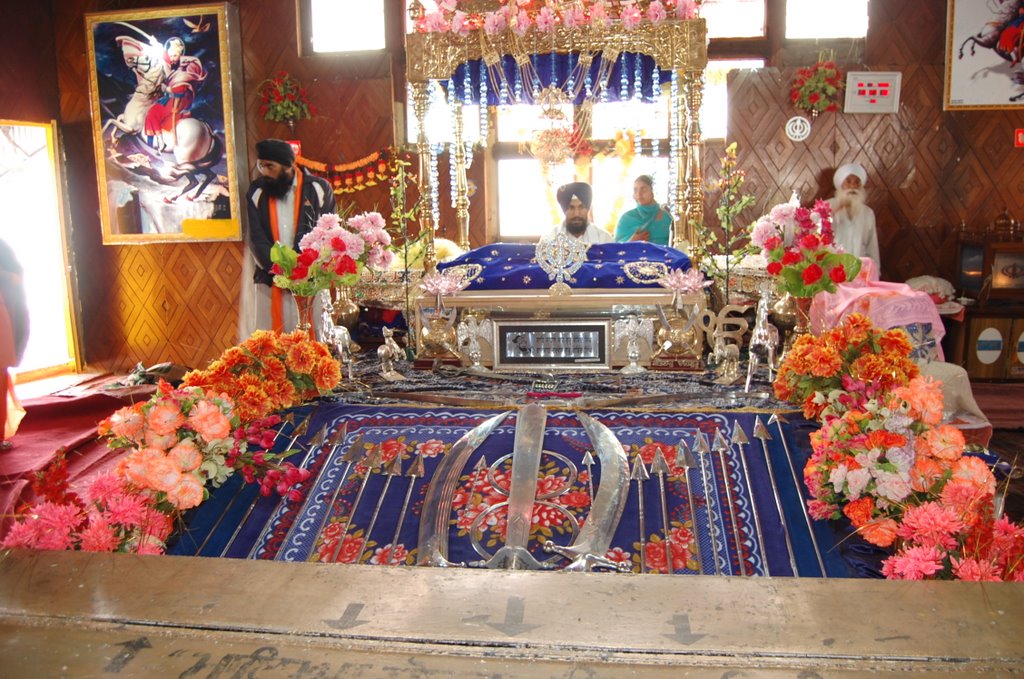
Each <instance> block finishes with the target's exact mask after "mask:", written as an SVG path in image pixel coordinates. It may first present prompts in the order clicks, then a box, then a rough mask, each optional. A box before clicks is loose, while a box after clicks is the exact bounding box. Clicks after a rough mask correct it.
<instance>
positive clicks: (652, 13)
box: [647, 0, 668, 24]
mask: <svg viewBox="0 0 1024 679" xmlns="http://www.w3.org/2000/svg"><path fill="white" fill-rule="evenodd" d="M667 16H668V15H667V14H666V12H665V6H664V5H662V4H661V0H651V4H649V5H647V18H648V19H649V20H650V21H651V23H655V24H657V23H660V22H662V21H664V20H665V18H666V17H667Z"/></svg>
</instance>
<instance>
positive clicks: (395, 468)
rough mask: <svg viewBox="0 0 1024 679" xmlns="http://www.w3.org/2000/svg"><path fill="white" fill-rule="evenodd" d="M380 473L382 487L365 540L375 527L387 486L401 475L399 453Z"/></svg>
mask: <svg viewBox="0 0 1024 679" xmlns="http://www.w3.org/2000/svg"><path fill="white" fill-rule="evenodd" d="M382 471H383V473H384V476H385V478H384V487H383V488H382V489H381V491H380V495H378V496H377V505H376V506H375V507H374V508H373V514H372V515H371V516H370V523H368V524H367V525H366V539H367V540H369V539H370V536H371V535H373V529H374V526H376V525H377V517H378V516H379V515H380V508H381V506H382V505H383V504H384V498H385V497H386V496H387V494H388V486H390V485H391V479H393V478H395V477H396V476H401V475H402V454H401V453H399V454H397V455H395V456H394V457H393V458H391V461H390V462H388V463H387V464H385V465H383V467H382ZM353 508H354V507H353Z"/></svg>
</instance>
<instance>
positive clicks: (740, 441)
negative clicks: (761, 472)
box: [731, 420, 771, 575]
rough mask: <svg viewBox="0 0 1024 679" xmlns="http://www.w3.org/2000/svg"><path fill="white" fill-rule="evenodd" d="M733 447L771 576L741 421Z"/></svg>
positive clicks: (734, 429)
mask: <svg viewBox="0 0 1024 679" xmlns="http://www.w3.org/2000/svg"><path fill="white" fill-rule="evenodd" d="M731 438H732V445H734V446H736V452H738V453H739V456H740V464H742V465H743V478H744V479H746V480H747V493H748V494H749V495H750V507H751V511H753V513H754V532H755V533H756V534H757V546H758V547H759V548H760V550H761V561H762V563H764V574H765V575H771V571H770V570H768V552H767V550H766V549H765V546H764V534H763V533H762V532H761V515H760V514H758V512H757V499H756V498H755V497H754V485H753V484H752V483H751V482H750V469H748V468H747V457H746V455H745V454H744V450H743V446H745V445H748V444H749V443H750V439H748V438H747V434H746V432H744V431H743V427H741V426H740V421H739V420H733V422H732V437H731Z"/></svg>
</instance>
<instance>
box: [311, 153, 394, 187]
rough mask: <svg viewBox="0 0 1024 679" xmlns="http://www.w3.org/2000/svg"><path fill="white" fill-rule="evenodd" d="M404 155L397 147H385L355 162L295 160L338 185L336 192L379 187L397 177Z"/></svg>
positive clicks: (333, 185) (333, 184)
mask: <svg viewBox="0 0 1024 679" xmlns="http://www.w3.org/2000/svg"><path fill="white" fill-rule="evenodd" d="M400 160H401V157H400V154H399V153H398V151H396V150H395V149H393V148H384V149H381V150H380V151H374V152H373V153H371V154H369V155H367V156H363V157H362V158H360V159H358V160H355V161H352V162H351V163H336V164H334V165H329V164H328V163H325V162H322V161H318V160H312V159H310V158H304V157H302V156H300V157H298V158H296V159H295V162H296V164H298V165H301V166H302V167H304V168H306V169H307V170H309V171H310V172H312V173H313V174H315V175H317V176H319V177H323V178H324V179H326V180H327V181H329V182H330V183H331V186H332V187H334V193H335V194H337V195H341V194H343V193H356V192H358V191H363V190H365V189H368V188H371V187H374V186H377V185H379V184H382V183H387V182H388V181H390V179H391V177H393V176H394V174H395V170H396V168H397V165H398V162H399V161H400Z"/></svg>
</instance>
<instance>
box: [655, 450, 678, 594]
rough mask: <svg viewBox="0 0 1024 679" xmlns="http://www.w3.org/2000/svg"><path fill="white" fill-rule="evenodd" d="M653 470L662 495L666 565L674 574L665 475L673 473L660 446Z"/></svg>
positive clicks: (662, 523)
mask: <svg viewBox="0 0 1024 679" xmlns="http://www.w3.org/2000/svg"><path fill="white" fill-rule="evenodd" d="M651 471H652V472H654V474H655V476H657V477H658V492H659V494H660V495H661V526H662V529H663V532H664V534H665V565H666V567H667V568H668V573H669V575H674V574H675V572H676V567H675V565H674V564H673V563H672V546H671V545H670V544H669V536H670V535H671V534H672V533H671V529H670V528H669V525H668V501H667V499H666V497H665V475H666V474H669V473H671V470H670V469H669V468H668V462H667V461H666V460H665V456H664V455H663V454H662V452H661V448H658V452H656V453H655V454H654V462H652V463H651Z"/></svg>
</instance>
